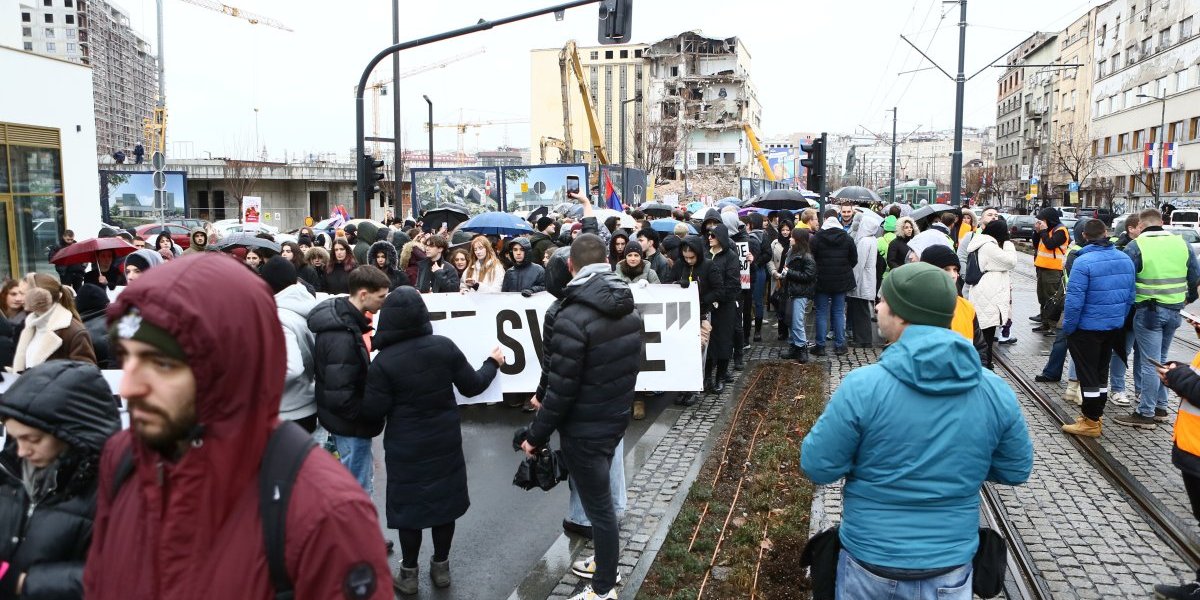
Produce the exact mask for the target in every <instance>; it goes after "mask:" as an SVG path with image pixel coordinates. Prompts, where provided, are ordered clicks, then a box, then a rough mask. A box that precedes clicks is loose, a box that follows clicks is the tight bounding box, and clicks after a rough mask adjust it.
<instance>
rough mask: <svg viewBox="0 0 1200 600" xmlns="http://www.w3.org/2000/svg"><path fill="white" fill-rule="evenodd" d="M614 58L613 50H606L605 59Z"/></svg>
mask: <svg viewBox="0 0 1200 600" xmlns="http://www.w3.org/2000/svg"><path fill="white" fill-rule="evenodd" d="M612 57H613V51H612V50H605V51H604V58H605V60H612Z"/></svg>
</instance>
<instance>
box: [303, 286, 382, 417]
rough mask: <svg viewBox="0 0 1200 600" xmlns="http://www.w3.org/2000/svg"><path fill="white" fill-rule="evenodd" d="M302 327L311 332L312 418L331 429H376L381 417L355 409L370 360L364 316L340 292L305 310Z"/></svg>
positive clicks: (367, 324) (364, 384) (357, 407)
mask: <svg viewBox="0 0 1200 600" xmlns="http://www.w3.org/2000/svg"><path fill="white" fill-rule="evenodd" d="M308 328H309V329H310V330H312V332H313V334H314V335H316V337H317V345H316V348H315V349H314V351H313V364H314V366H315V369H314V372H315V374H316V378H317V386H316V397H317V419H318V420H319V421H320V422H321V425H322V426H323V427H325V429H328V430H329V432H330V433H333V434H336V435H345V436H352V437H362V438H370V437H375V436H377V435H379V432H381V431H383V420H382V419H379V418H374V419H369V418H366V417H364V416H363V415H362V414H361V413H362V402H363V393H364V391H365V389H366V379H367V367H368V365H369V364H370V362H371V361H370V358H369V357H368V355H367V346H366V345H365V344H364V343H363V337H362V336H363V334H364V333H366V332H368V331H370V330H371V324H370V323H368V322H367V318H366V316H364V315H363V314H362V312H360V311H359V310H358V309H356V308H354V305H353V304H350V301H349V300H347V299H346V298H342V297H338V298H330V299H328V300H326V301H324V302H322V303H320V304H318V305H317V306H316V308H313V310H312V312H311V313H309V315H308Z"/></svg>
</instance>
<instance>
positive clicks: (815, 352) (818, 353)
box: [812, 346, 825, 356]
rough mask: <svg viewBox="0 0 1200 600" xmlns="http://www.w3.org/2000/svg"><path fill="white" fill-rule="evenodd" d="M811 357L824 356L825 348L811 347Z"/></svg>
mask: <svg viewBox="0 0 1200 600" xmlns="http://www.w3.org/2000/svg"><path fill="white" fill-rule="evenodd" d="M812 355H813V356H825V346H813V348H812Z"/></svg>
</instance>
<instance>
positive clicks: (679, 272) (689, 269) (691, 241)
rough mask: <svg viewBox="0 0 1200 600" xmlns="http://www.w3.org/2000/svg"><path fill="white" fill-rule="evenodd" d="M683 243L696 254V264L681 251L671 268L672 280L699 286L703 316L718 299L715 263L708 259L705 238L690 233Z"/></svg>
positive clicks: (681, 283)
mask: <svg viewBox="0 0 1200 600" xmlns="http://www.w3.org/2000/svg"><path fill="white" fill-rule="evenodd" d="M683 243H684V244H686V245H687V246H688V247H689V248H691V249H692V252H694V253H695V254H696V264H695V265H689V264H687V261H686V260H684V259H683V256H682V253H681V254H680V257H679V260H678V261H677V262H676V263H675V266H674V267H672V268H671V273H670V275H669V277H670V278H671V279H670V280H671V281H673V282H677V283H678V284H679V287H682V288H689V287H691V286H693V285H695V286H697V287H698V288H699V289H698V291H697V293H698V294H699V298H700V315H701V317H703V316H706V315H708V313H709V312H710V311H712V308H713V304H714V303H716V301H717V291H716V290H714V289H713V286H712V280H713V275H712V267H713V263H712V261H710V260H707V259H708V253H707V252H705V251H704V239H703V238H701V237H700V236H698V235H689V236H688V237H687V238H685V239H684V240H683ZM655 256H658V255H657V254H656V255H655Z"/></svg>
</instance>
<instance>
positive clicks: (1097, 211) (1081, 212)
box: [1075, 206, 1113, 225]
mask: <svg viewBox="0 0 1200 600" xmlns="http://www.w3.org/2000/svg"><path fill="white" fill-rule="evenodd" d="M1075 216H1076V217H1088V218H1092V219H1100V220H1101V221H1103V222H1104V224H1105V225H1112V222H1113V213H1112V211H1111V210H1109V209H1107V208H1100V207H1098V206H1084V207H1080V208H1079V209H1078V210H1076V211H1075Z"/></svg>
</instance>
